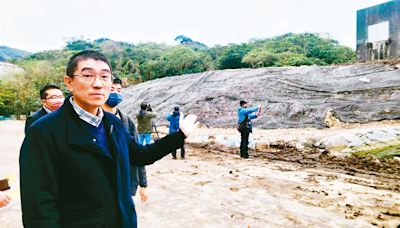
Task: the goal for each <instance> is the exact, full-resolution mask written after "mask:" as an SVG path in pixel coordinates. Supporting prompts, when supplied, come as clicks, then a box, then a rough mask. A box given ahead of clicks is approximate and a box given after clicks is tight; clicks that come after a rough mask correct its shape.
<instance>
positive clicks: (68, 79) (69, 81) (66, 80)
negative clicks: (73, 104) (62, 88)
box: [64, 75, 74, 93]
mask: <svg viewBox="0 0 400 228" xmlns="http://www.w3.org/2000/svg"><path fill="white" fill-rule="evenodd" d="M73 80H74V79H73V78H71V77H70V76H67V75H65V76H64V84H65V85H66V86H67V88H68V90H69V92H71V93H72V92H73V89H72V83H73Z"/></svg>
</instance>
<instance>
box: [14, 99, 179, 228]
mask: <svg viewBox="0 0 400 228" xmlns="http://www.w3.org/2000/svg"><path fill="white" fill-rule="evenodd" d="M68 99H69V97H67V100H66V102H64V105H63V106H62V107H61V108H59V109H58V110H57V111H55V112H53V113H50V114H47V115H46V116H44V117H43V118H41V119H39V120H37V121H36V122H35V123H34V124H33V125H32V126H31V127H30V128H29V129H28V131H27V134H26V136H25V139H24V142H23V144H22V147H21V151H20V158H19V162H20V189H21V204H22V219H23V223H24V227H126V228H128V227H129V228H131V227H137V218H136V212H135V206H134V204H133V201H132V197H131V196H132V193H131V188H130V187H131V176H130V166H131V165H149V164H152V163H154V162H155V161H157V160H159V159H161V158H162V157H164V156H165V155H167V154H169V153H170V152H171V151H173V150H176V149H178V148H180V147H182V145H183V142H184V138H185V136H184V135H183V133H182V132H178V133H175V134H172V135H168V136H166V137H165V138H163V139H161V140H159V141H157V142H156V143H154V144H151V145H148V146H142V145H139V144H137V143H136V142H135V140H134V138H133V137H131V136H130V135H129V133H128V132H127V131H126V129H125V128H124V126H123V125H122V122H121V121H120V120H119V119H118V118H117V117H116V116H115V115H113V114H111V113H108V112H104V117H103V124H104V128H105V130H106V132H107V139H108V141H109V144H110V153H109V154H108V155H107V153H104V149H103V148H102V147H100V146H99V145H98V144H97V141H96V140H95V139H94V138H93V136H92V135H91V132H90V131H89V130H88V128H86V127H84V126H83V125H84V124H87V123H85V122H84V121H83V120H81V119H80V118H79V116H78V115H77V114H76V112H75V110H74V109H73V107H72V105H71V103H70V102H69V101H68ZM110 155H111V156H110Z"/></svg>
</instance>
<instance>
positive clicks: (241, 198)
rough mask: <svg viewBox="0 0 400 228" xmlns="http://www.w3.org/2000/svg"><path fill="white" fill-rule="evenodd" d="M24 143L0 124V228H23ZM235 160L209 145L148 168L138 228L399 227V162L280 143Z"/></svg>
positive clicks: (18, 132)
mask: <svg viewBox="0 0 400 228" xmlns="http://www.w3.org/2000/svg"><path fill="white" fill-rule="evenodd" d="M279 131H282V130H279ZM269 133H270V134H273V131H270V132H269ZM300 134H301V133H300ZM23 135H24V134H23V122H20V121H1V122H0V139H1V141H0V143H1V144H0V157H1V159H0V176H7V177H9V178H10V181H11V185H12V188H11V190H9V191H8V192H9V194H10V195H11V196H12V197H13V203H12V204H11V205H10V206H8V207H6V208H3V209H0V227H21V226H22V225H21V213H20V204H19V199H18V195H19V189H18V178H17V177H18V153H19V152H18V151H19V147H20V145H21V142H22V139H23ZM237 152H238V149H236V148H226V147H222V146H220V145H217V144H213V143H208V144H206V143H202V144H190V145H188V152H187V156H186V159H185V160H180V159H178V160H172V158H171V156H167V157H166V158H164V159H162V160H161V161H158V162H156V163H155V164H153V165H151V166H148V167H147V175H148V182H149V187H148V192H149V195H150V199H149V201H148V202H146V203H142V202H140V200H139V199H138V198H136V199H135V203H136V210H137V212H138V220H139V227H374V226H377V227H398V226H399V224H400V162H399V161H395V160H378V159H375V158H373V157H367V158H363V159H359V158H355V157H347V158H336V157H333V156H330V154H329V152H327V151H324V150H319V149H311V150H309V151H298V150H297V149H295V148H293V147H291V146H289V145H286V144H284V143H282V144H277V145H274V146H273V147H271V148H268V149H259V150H253V151H251V155H253V157H252V158H251V159H247V160H242V159H240V158H239V156H238V155H237ZM178 154H179V153H178Z"/></svg>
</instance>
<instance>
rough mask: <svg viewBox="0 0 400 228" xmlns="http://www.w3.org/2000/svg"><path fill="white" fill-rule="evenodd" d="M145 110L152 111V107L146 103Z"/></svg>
mask: <svg viewBox="0 0 400 228" xmlns="http://www.w3.org/2000/svg"><path fill="white" fill-rule="evenodd" d="M146 111H148V112H153V109H152V108H151V106H150V104H147V107H146Z"/></svg>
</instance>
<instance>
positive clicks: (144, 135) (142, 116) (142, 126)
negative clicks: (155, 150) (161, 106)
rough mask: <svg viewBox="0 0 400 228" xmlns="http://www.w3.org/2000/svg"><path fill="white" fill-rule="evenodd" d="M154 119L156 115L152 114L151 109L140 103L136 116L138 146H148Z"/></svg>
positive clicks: (147, 105)
mask: <svg viewBox="0 0 400 228" xmlns="http://www.w3.org/2000/svg"><path fill="white" fill-rule="evenodd" d="M155 117H156V115H155V114H154V113H153V109H152V108H151V107H150V105H149V104H146V103H142V104H141V105H140V111H139V113H138V114H137V115H136V118H137V122H138V132H139V143H140V144H142V145H147V144H150V142H151V132H152V131H153V118H155Z"/></svg>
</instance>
